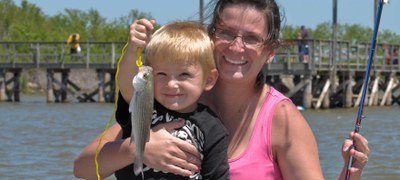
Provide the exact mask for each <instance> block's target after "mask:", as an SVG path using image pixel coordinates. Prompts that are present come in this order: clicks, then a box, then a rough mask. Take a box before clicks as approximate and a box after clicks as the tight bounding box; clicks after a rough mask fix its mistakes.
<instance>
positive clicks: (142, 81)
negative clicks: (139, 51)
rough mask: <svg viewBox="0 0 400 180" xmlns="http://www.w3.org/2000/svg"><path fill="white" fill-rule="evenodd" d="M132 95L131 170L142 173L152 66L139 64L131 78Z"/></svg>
mask: <svg viewBox="0 0 400 180" xmlns="http://www.w3.org/2000/svg"><path fill="white" fill-rule="evenodd" d="M132 86H133V89H134V90H133V95H132V99H131V101H130V103H129V112H130V113H131V124H132V132H131V143H135V148H136V149H135V150H136V151H135V157H134V158H135V159H134V165H133V171H134V173H135V175H136V176H137V175H139V174H141V175H142V179H144V175H143V155H144V149H145V145H146V143H147V142H148V141H149V136H150V125H151V121H152V116H153V104H154V88H153V86H154V77H153V68H152V67H150V66H140V67H139V71H138V74H136V75H135V77H134V78H133V80H132Z"/></svg>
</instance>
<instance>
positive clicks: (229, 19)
mask: <svg viewBox="0 0 400 180" xmlns="http://www.w3.org/2000/svg"><path fill="white" fill-rule="evenodd" d="M220 20H221V21H220V23H218V24H216V27H215V28H216V29H217V30H216V33H215V34H214V37H213V40H214V44H215V50H214V56H215V61H216V65H217V68H218V71H219V75H220V76H219V78H220V79H221V80H224V81H235V82H242V81H248V80H249V79H250V80H254V81H255V79H256V77H257V74H258V73H259V72H260V70H261V68H262V67H263V65H264V64H265V63H266V62H269V60H270V59H272V56H273V55H274V51H271V50H268V47H266V46H265V45H261V46H257V45H254V44H252V43H251V42H254V41H251V40H252V39H260V40H263V39H265V37H266V32H265V31H266V29H267V27H266V23H265V17H264V14H263V13H262V12H260V11H258V10H257V9H254V8H250V7H247V6H243V5H228V6H226V7H225V9H224V10H223V11H222V13H221V17H220ZM229 35H230V37H234V39H233V40H231V41H230V40H227V39H228V38H226V37H229ZM243 37H244V38H243ZM231 39H232V38H231ZM243 39H245V40H244V41H243Z"/></svg>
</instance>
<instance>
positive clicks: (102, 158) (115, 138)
mask: <svg viewBox="0 0 400 180" xmlns="http://www.w3.org/2000/svg"><path fill="white" fill-rule="evenodd" d="M121 136H122V130H121V127H120V126H119V125H118V124H114V125H112V126H111V127H110V128H109V129H108V130H107V131H106V134H105V135H104V137H103V139H102V141H101V144H100V147H99V156H98V162H99V174H100V175H101V177H108V176H110V175H111V174H112V173H114V172H115V171H116V170H118V169H120V168H122V167H125V166H127V165H129V164H131V163H132V162H133V158H127V157H130V156H131V155H130V154H132V152H130V151H131V149H133V148H129V141H130V139H125V140H122V139H121ZM99 140H100V136H98V137H96V138H95V139H94V140H93V141H92V142H90V143H89V144H88V145H87V146H86V147H85V148H83V149H82V150H81V152H80V153H79V155H78V156H77V157H76V158H75V161H74V175H75V176H76V177H78V178H83V179H97V176H96V170H95V161H94V157H95V152H96V147H97V145H98V142H99Z"/></svg>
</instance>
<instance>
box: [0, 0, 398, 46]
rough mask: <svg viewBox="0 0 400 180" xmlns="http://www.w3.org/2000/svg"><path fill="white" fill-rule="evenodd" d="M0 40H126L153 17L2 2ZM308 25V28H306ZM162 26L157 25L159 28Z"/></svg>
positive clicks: (348, 29) (366, 31) (361, 38)
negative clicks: (51, 10) (138, 23)
mask: <svg viewBox="0 0 400 180" xmlns="http://www.w3.org/2000/svg"><path fill="white" fill-rule="evenodd" d="M0 14H1V16H0V41H66V39H67V37H68V36H69V35H70V34H71V33H79V34H80V36H81V39H80V40H81V41H126V40H127V37H128V30H129V25H130V24H131V23H132V22H133V21H134V20H135V19H139V18H143V17H146V18H152V16H151V14H150V13H145V12H140V11H139V10H135V9H132V10H131V11H130V12H129V13H128V14H127V15H126V16H122V17H119V18H116V19H113V20H107V19H106V18H105V17H103V16H102V15H101V14H100V13H99V11H97V10H96V9H90V10H88V11H82V10H77V9H68V8H66V9H64V11H62V12H60V13H58V14H56V15H53V16H49V15H46V14H44V12H43V11H42V10H41V9H40V7H37V6H36V5H35V4H32V3H29V2H28V1H27V0H23V1H22V2H21V4H20V5H17V4H15V3H14V1H13V0H0ZM306 26H307V25H306ZM159 27H160V24H156V29H158V28H159ZM299 29H300V28H299V27H298V26H292V25H288V24H284V25H283V28H282V36H283V38H284V39H296V38H297V32H298V31H299ZM308 30H309V33H310V36H311V38H312V39H323V40H329V39H332V25H331V23H330V22H323V23H320V24H319V25H317V26H316V28H315V29H311V28H308ZM372 33H373V29H372V28H370V27H364V26H362V25H359V24H338V26H337V38H338V40H343V41H351V42H369V41H370V39H371V37H372ZM378 37H379V43H390V44H398V43H399V42H400V36H399V35H397V34H396V33H394V32H392V31H389V30H380V32H379V36H378Z"/></svg>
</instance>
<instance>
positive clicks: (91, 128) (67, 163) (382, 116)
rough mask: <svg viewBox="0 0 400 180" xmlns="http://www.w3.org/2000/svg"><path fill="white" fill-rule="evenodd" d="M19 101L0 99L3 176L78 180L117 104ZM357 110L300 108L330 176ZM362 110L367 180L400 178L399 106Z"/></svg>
mask: <svg viewBox="0 0 400 180" xmlns="http://www.w3.org/2000/svg"><path fill="white" fill-rule="evenodd" d="M21 101H22V102H19V103H8V102H1V103H0V126H1V128H2V129H1V131H0V139H1V140H2V142H1V144H2V145H1V146H0V174H1V178H0V179H51V180H54V179H60V180H65V179H74V177H73V175H72V166H73V159H74V157H75V156H76V154H77V153H78V152H79V151H80V149H81V148H82V147H83V146H84V145H85V144H86V143H88V142H89V141H91V140H92V139H93V138H94V137H95V136H96V135H98V134H100V133H101V131H102V130H103V129H104V126H105V125H106V123H107V122H108V120H109V119H110V117H111V115H112V111H113V104H101V103H65V104H58V103H57V104H48V103H46V102H45V99H44V98H43V97H41V96H33V97H21ZM357 110H358V109H356V108H349V109H331V110H305V111H302V113H303V114H304V116H305V117H306V119H307V120H308V121H309V123H310V125H311V127H312V129H313V131H314V133H315V136H316V138H317V141H318V147H319V152H320V159H321V165H322V168H323V171H324V175H325V178H326V179H335V177H336V175H337V174H338V172H339V171H340V168H341V167H342V157H341V155H340V148H341V143H342V141H343V139H344V138H346V137H347V136H348V133H349V132H350V131H352V130H353V129H354V123H355V119H356V115H357ZM364 114H365V115H366V119H364V120H363V122H362V125H363V128H362V129H361V133H362V134H363V135H364V136H366V137H367V138H368V140H369V145H370V148H371V154H370V159H369V162H368V165H367V166H366V168H365V171H364V175H363V179H399V178H400V162H399V160H400V158H399V155H398V153H397V152H398V149H400V142H399V141H398V139H400V132H399V131H398V130H399V129H400V123H399V122H398V121H399V120H398V115H399V106H393V107H366V108H365V110H364ZM109 179H113V178H109Z"/></svg>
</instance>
